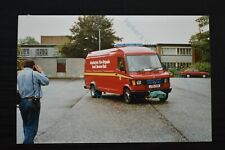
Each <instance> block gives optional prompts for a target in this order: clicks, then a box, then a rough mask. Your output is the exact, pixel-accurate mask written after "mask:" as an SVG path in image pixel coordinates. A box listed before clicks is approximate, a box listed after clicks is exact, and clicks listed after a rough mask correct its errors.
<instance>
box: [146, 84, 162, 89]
mask: <svg viewBox="0 0 225 150" xmlns="http://www.w3.org/2000/svg"><path fill="white" fill-rule="evenodd" d="M148 87H149V88H159V87H160V84H153V85H148Z"/></svg>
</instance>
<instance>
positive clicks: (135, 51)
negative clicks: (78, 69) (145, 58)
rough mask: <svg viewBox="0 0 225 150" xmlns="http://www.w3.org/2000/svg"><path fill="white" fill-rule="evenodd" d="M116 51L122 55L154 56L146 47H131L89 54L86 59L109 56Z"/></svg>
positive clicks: (152, 51)
mask: <svg viewBox="0 0 225 150" xmlns="http://www.w3.org/2000/svg"><path fill="white" fill-rule="evenodd" d="M116 51H123V52H124V54H156V51H154V50H151V49H149V48H147V47H137V46H132V47H118V48H111V49H105V50H100V51H94V52H91V53H89V54H88V57H92V56H101V55H107V54H110V53H111V52H116Z"/></svg>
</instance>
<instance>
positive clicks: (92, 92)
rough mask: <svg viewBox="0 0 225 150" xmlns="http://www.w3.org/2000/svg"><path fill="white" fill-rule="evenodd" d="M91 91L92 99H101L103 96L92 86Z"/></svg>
mask: <svg viewBox="0 0 225 150" xmlns="http://www.w3.org/2000/svg"><path fill="white" fill-rule="evenodd" d="M90 91H91V97H92V98H100V97H101V96H102V92H101V91H97V90H96V88H95V86H94V85H91V88H90Z"/></svg>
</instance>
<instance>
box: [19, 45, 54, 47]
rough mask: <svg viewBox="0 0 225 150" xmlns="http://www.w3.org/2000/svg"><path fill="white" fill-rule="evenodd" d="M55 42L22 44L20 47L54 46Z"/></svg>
mask: <svg viewBox="0 0 225 150" xmlns="http://www.w3.org/2000/svg"><path fill="white" fill-rule="evenodd" d="M55 46H56V45H55V44H24V45H20V47H55Z"/></svg>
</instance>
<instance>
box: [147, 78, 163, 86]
mask: <svg viewBox="0 0 225 150" xmlns="http://www.w3.org/2000/svg"><path fill="white" fill-rule="evenodd" d="M163 81H164V80H163V79H155V80H146V84H148V85H152V84H161V83H163Z"/></svg>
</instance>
